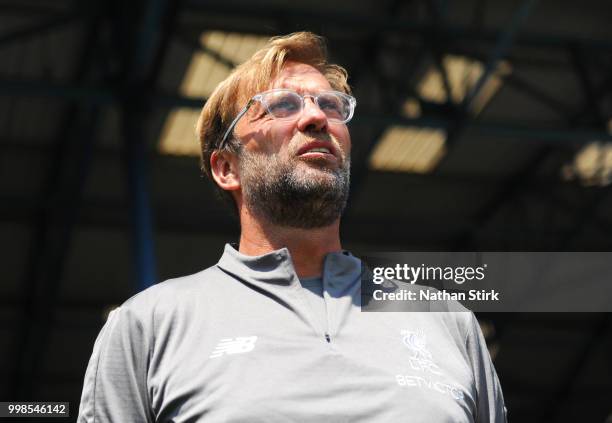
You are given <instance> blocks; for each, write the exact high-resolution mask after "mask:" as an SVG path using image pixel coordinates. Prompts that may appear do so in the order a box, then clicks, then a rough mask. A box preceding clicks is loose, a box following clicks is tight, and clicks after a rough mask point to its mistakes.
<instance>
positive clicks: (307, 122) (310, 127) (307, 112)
mask: <svg viewBox="0 0 612 423" xmlns="http://www.w3.org/2000/svg"><path fill="white" fill-rule="evenodd" d="M298 129H299V130H300V132H309V131H316V132H321V131H324V130H326V129H327V116H326V115H325V113H323V111H322V110H321V109H320V108H319V106H317V103H316V102H315V100H314V98H312V97H306V98H305V99H304V109H303V110H302V114H301V115H300V118H299V119H298Z"/></svg>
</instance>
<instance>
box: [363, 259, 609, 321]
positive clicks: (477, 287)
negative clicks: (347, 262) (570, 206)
mask: <svg viewBox="0 0 612 423" xmlns="http://www.w3.org/2000/svg"><path fill="white" fill-rule="evenodd" d="M359 257H360V258H361V259H362V273H361V291H362V295H361V299H362V304H361V307H362V311H376V312H379V311H393V312H398V311H435V312H439V311H442V312H444V311H452V312H455V311H468V310H471V311H476V312H612V284H610V283H609V282H610V281H612V253H610V252H459V253H457V252H433V253H432V252H402V253H367V254H360V255H359Z"/></svg>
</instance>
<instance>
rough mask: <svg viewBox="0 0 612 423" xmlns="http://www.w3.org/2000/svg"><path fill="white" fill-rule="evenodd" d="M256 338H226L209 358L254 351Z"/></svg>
mask: <svg viewBox="0 0 612 423" xmlns="http://www.w3.org/2000/svg"><path fill="white" fill-rule="evenodd" d="M255 341H257V337H256V336H238V337H236V338H225V339H222V340H221V341H219V343H218V344H217V347H216V348H215V350H214V351H213V352H212V354H211V355H210V357H208V358H217V357H221V356H222V355H226V354H242V353H246V352H249V351H253V348H255Z"/></svg>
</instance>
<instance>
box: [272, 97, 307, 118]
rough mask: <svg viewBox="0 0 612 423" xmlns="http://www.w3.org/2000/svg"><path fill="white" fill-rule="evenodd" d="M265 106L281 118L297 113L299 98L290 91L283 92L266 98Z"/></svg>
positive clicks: (299, 103)
mask: <svg viewBox="0 0 612 423" xmlns="http://www.w3.org/2000/svg"><path fill="white" fill-rule="evenodd" d="M267 106H268V111H269V112H270V113H271V114H272V115H274V117H278V118H283V117H287V116H291V115H293V114H295V113H297V112H298V111H299V110H300V109H301V100H300V98H299V97H297V96H296V95H293V94H291V93H283V94H278V95H275V96H273V97H272V98H268V99H267Z"/></svg>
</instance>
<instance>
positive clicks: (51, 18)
mask: <svg viewBox="0 0 612 423" xmlns="http://www.w3.org/2000/svg"><path fill="white" fill-rule="evenodd" d="M610 22H612V4H611V3H610V2H609V1H597V0H582V1H579V2H576V1H569V0H556V1H553V0H548V1H533V0H532V1H516V0H499V1H493V0H469V1H455V2H452V1H445V0H414V1H395V0H364V1H351V0H335V1H323V0H310V1H302V0H295V1H291V2H288V1H280V0H276V1H271V0H270V1H259V2H254V1H242V0H240V1H239V0H225V1H218V0H214V1H204V0H191V1H187V0H183V1H164V0H150V1H126V2H123V1H119V0H91V1H76V0H75V1H68V0H58V1H43V0H39V1H35V0H0V237H1V238H0V240H1V245H2V255H1V257H2V270H3V273H2V276H1V284H0V339H1V343H0V400H3V401H9V400H30V401H33V400H37V401H70V402H71V404H72V410H71V411H72V414H73V416H74V418H76V415H77V409H78V403H79V398H80V391H81V386H82V380H83V375H84V371H85V367H86V364H87V360H88V358H89V355H90V353H91V349H92V346H93V342H94V340H95V337H96V335H97V333H98V331H99V329H100V327H101V325H102V324H103V322H104V318H105V316H106V313H107V312H108V310H109V309H111V308H112V307H115V306H116V305H118V304H120V303H122V302H123V301H124V300H126V299H127V298H128V297H130V296H131V295H133V293H135V292H137V291H138V290H139V289H142V287H144V286H147V285H148V284H150V283H152V282H153V281H160V280H164V279H167V278H170V277H175V276H180V275H184V274H188V273H193V272H196V271H198V270H200V269H203V268H205V267H207V266H209V265H211V264H213V263H215V262H216V261H217V259H218V258H219V256H220V254H221V251H222V247H223V245H224V243H225V242H227V241H235V240H237V235H238V227H237V223H236V221H235V220H233V219H232V218H231V217H230V213H229V212H228V209H226V208H225V207H224V205H223V204H222V203H220V202H219V201H217V200H216V199H215V197H214V195H213V192H212V189H211V186H210V184H209V183H208V182H207V181H203V180H202V179H201V178H200V176H199V165H198V159H197V157H196V156H193V155H192V156H189V155H176V154H167V153H164V152H162V151H161V150H160V148H159V145H160V139H161V138H162V135H163V134H164V128H165V127H166V126H165V125H166V120H167V118H168V117H169V116H171V115H172V113H174V111H175V110H176V109H177V108H180V107H182V108H186V109H192V113H193V111H195V112H196V116H197V109H199V108H200V107H201V106H202V104H203V103H204V101H205V96H206V95H205V94H202V92H204V91H202V90H200V92H199V93H197V92H196V93H195V94H194V93H192V92H190V91H189V90H187V89H185V87H184V86H183V85H182V83H183V82H182V81H183V78H184V76H185V75H186V73H187V70H188V69H189V64H190V62H191V61H192V57H194V56H193V55H194V54H199V55H200V57H205V58H207V59H206V60H208V61H212V62H213V63H214V64H215V66H217V68H218V69H224V70H225V71H227V70H229V69H231V67H232V66H233V65H234V64H236V62H237V61H239V60H238V59H239V58H240V57H241V55H243V53H240V54H239V53H238V52H237V51H232V50H231V48H230V47H228V46H231V45H235V46H236V47H235V50H236V49H239V48H240V45H241V44H240V43H243V44H248V42H249V40H251V39H252V36H257V37H260V36H264V37H268V36H272V35H279V34H286V33H289V32H293V31H297V30H310V31H314V32H317V33H319V34H321V35H324V36H325V37H326V38H327V39H328V42H329V48H330V55H331V57H332V60H333V61H335V62H338V63H340V64H342V65H343V66H345V67H346V68H347V69H348V71H349V74H350V76H351V78H350V83H351V85H352V86H353V88H354V94H355V96H356V97H357V100H358V106H357V111H356V116H355V118H354V120H353V121H352V122H351V124H350V129H351V133H352V138H353V168H352V192H351V200H350V205H349V209H348V212H347V213H346V215H345V218H344V220H343V225H342V234H343V235H342V239H343V243H344V247H345V248H348V249H352V250H356V251H406V250H437V251H479V250H480V251H609V250H610V249H611V247H612V219H611V215H612V195H611V194H610V186H611V185H610V184H609V182H610V179H611V177H610V174H611V170H610V168H611V167H612V164H611V163H612V153H610V147H609V145H610V141H611V140H612V135H611V134H610V130H611V128H610V127H611V123H610V119H611V116H612V25H611V24H610ZM211 31H213V32H214V35H215V37H217V38H216V39H221V40H225V41H227V43H229V44H225V47H223V48H216V47H214V46H211V45H208V44H206V43H204V42H202V38H201V35H202V34H203V33H204V34H209V35H210V34H211V33H212V32H211ZM241 37H242V38H241ZM232 40H234V41H232ZM236 40H242V41H236ZM230 41H231V42H230ZM232 43H234V44H232ZM236 43H237V44H236ZM228 48H229V50H228ZM247 50H248V49H247ZM458 57H459V58H463V60H468V61H470V63H479V64H480V66H481V68H480V69H481V72H480V73H479V74H477V76H476V78H475V79H474V80H471V82H469V83H463V82H461V83H460V84H457V83H456V82H454V80H453V73H452V72H451V69H450V65H449V62H448V60H449V58H458ZM432 72H433V73H432ZM211 73H212V71H211V72H209V73H208V74H202V75H198V76H197V77H198V78H213V76H211ZM432 74H433V75H437V77H438V79H439V81H441V82H440V84H439V85H440V87H441V89H440V93H441V96H442V97H440V96H439V98H436V97H435V96H434V97H432V96H431V95H427V93H424V92H423V91H422V90H421V89H420V88H419V87H420V86H421V85H420V84H422V83H423V81H424V80H426V79H427V76H428V75H432ZM206 75H208V76H206ZM461 81H464V80H463V79H462V80H461ZM492 81H497V90H495V92H494V95H492V96H491V97H490V99H489V101H488V102H487V103H486V105H485V106H484V108H482V109H479V107H477V106H478V104H479V101H480V100H482V98H483V96H484V93H485V91H487V87H489V86H490V84H491V82H492ZM455 88H462V90H463V94H459V95H453V94H451V95H449V93H452V92H453V89H455ZM440 93H439V94H440ZM407 102H409V103H410V104H411V105H412V106H413V108H414V107H416V108H417V109H418V112H414V111H413V112H412V113H408V114H407V113H406V112H405V111H404V110H405V105H406V103H407ZM193 124H195V118H193V121H192V122H191V125H193ZM392 127H399V128H402V127H404V128H405V127H411V128H413V129H414V128H417V129H418V128H422V129H423V130H424V131H432V130H437V131H442V132H441V133H442V134H443V140H444V145H445V153H444V154H442V155H441V160H439V161H437V162H436V163H435V164H434V165H432V167H431V169H430V170H429V171H427V172H424V173H418V172H414V171H412V172H409V171H398V170H397V169H396V170H392V169H386V170H385V169H381V168H376V166H374V165H372V162H371V161H370V160H371V157H372V155H373V154H374V153H375V151H376V148H377V146H380V145H381V140H382V139H384V138H385V134H388V132H387V131H388V130H389V129H390V128H392ZM188 129H189V130H187V131H186V132H185V133H184V135H182V136H180V137H179V138H183V141H184V142H186V143H187V145H191V147H192V149H193V148H195V149H196V151H197V147H194V145H195V143H196V140H195V137H194V136H193V135H192V131H191V129H190V128H188ZM438 133H440V132H438ZM409 138H410V137H408V138H407V139H405V140H404V141H403V142H402V143H400V144H399V147H396V150H394V151H395V152H394V153H393V154H391V156H398V155H401V154H402V152H405V153H406V156H407V157H408V158H410V157H416V156H417V155H419V154H422V153H423V151H421V150H423V147H421V150H419V149H418V148H416V149H415V150H409V148H414V147H409V145H410V139H409ZM594 142H598V144H593V143H594ZM589 148H590V149H589ZM585 149H586V150H585ZM593 152H594V153H593ZM578 157H581V158H582V159H580V160H578ZM585 157H586V158H585ZM585 163H586V164H585ZM589 164H590V166H591V167H589V166H588V165H589ZM604 282H607V283H609V282H610V281H604ZM593 295H597V292H594V293H593ZM478 317H479V319H480V321H481V324H482V327H483V331H484V333H485V335H486V336H487V339H488V342H489V347H490V351H491V354H492V356H493V358H494V361H495V365H496V368H497V370H498V373H499V376H500V379H501V382H502V386H503V388H504V394H505V397H506V404H507V407H508V409H509V416H510V418H511V421H516V422H543V421H551V422H552V421H554V422H566V421H567V422H570V421H581V422H604V421H608V422H609V421H612V420H611V419H612V414H611V413H612V402H611V401H610V399H611V398H612V382H611V381H610V377H611V376H612V363H611V360H610V357H612V330H611V328H610V316H609V315H608V314H597V313H583V314H545V313H540V314H529V315H519V314H509V315H506V314H491V315H479V316H478ZM74 418H73V419H71V420H74ZM606 419H608V420H606ZM21 421H23V420H21ZM57 421H59V420H57Z"/></svg>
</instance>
